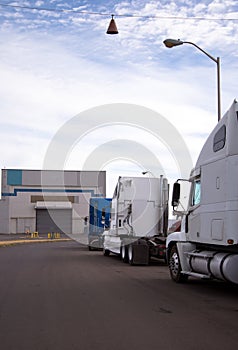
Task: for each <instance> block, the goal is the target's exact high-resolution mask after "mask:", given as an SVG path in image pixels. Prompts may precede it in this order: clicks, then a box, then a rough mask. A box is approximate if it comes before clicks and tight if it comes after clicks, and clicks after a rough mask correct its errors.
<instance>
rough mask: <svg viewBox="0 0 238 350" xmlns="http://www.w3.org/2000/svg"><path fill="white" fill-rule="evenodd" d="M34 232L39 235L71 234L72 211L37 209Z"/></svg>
mask: <svg viewBox="0 0 238 350" xmlns="http://www.w3.org/2000/svg"><path fill="white" fill-rule="evenodd" d="M36 230H37V232H39V234H40V233H49V232H59V233H66V234H67V233H72V209H37V208H36Z"/></svg>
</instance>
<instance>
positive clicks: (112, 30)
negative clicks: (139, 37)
mask: <svg viewBox="0 0 238 350" xmlns="http://www.w3.org/2000/svg"><path fill="white" fill-rule="evenodd" d="M107 34H118V30H117V26H116V22H115V20H114V18H113V15H112V19H111V21H110V23H109V26H108V29H107Z"/></svg>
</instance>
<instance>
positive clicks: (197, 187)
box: [192, 180, 201, 205]
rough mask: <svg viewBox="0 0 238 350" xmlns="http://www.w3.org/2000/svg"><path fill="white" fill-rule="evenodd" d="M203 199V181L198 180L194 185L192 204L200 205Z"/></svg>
mask: <svg viewBox="0 0 238 350" xmlns="http://www.w3.org/2000/svg"><path fill="white" fill-rule="evenodd" d="M200 199H201V182H200V180H196V181H195V182H194V186H193V197H192V205H198V204H199V203H200Z"/></svg>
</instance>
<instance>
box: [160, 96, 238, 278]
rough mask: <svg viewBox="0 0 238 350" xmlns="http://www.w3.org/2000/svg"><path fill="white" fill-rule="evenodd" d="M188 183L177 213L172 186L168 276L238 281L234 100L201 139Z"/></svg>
mask: <svg viewBox="0 0 238 350" xmlns="http://www.w3.org/2000/svg"><path fill="white" fill-rule="evenodd" d="M189 182H190V183H191V187H190V196H189V203H188V208H187V211H179V202H180V186H183V184H184V182H183V181H181V180H177V182H176V183H175V184H174V188H173V198H172V205H173V208H174V213H175V214H177V215H181V217H182V225H181V232H174V233H171V234H170V235H169V236H168V237H167V242H166V248H167V250H166V251H167V259H168V264H169V270H170V275H171V278H172V279H173V280H174V281H176V282H182V281H185V280H186V279H187V278H188V276H193V277H199V278H206V279H219V280H225V281H229V282H232V283H236V284H237V283H238V103H237V102H236V101H234V103H233V104H232V105H231V107H230V109H229V110H228V111H227V112H226V114H225V115H224V116H223V118H222V119H221V120H220V121H219V123H218V124H217V125H216V127H215V128H214V130H213V131H212V133H211V134H210V135H209V137H208V139H207V141H206V142H205V144H204V146H203V148H202V150H201V153H200V155H199V157H198V160H197V163H196V166H195V168H194V169H193V170H192V171H191V174H190V178H189Z"/></svg>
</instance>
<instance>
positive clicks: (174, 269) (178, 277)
mask: <svg viewBox="0 0 238 350" xmlns="http://www.w3.org/2000/svg"><path fill="white" fill-rule="evenodd" d="M181 271H182V270H181V265H180V261H179V255H178V251H177V247H176V245H174V246H173V247H172V249H171V251H170V255H169V272H170V276H171V278H172V280H173V281H175V282H177V283H181V282H185V281H187V279H188V276H187V275H184V274H183V273H181Z"/></svg>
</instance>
